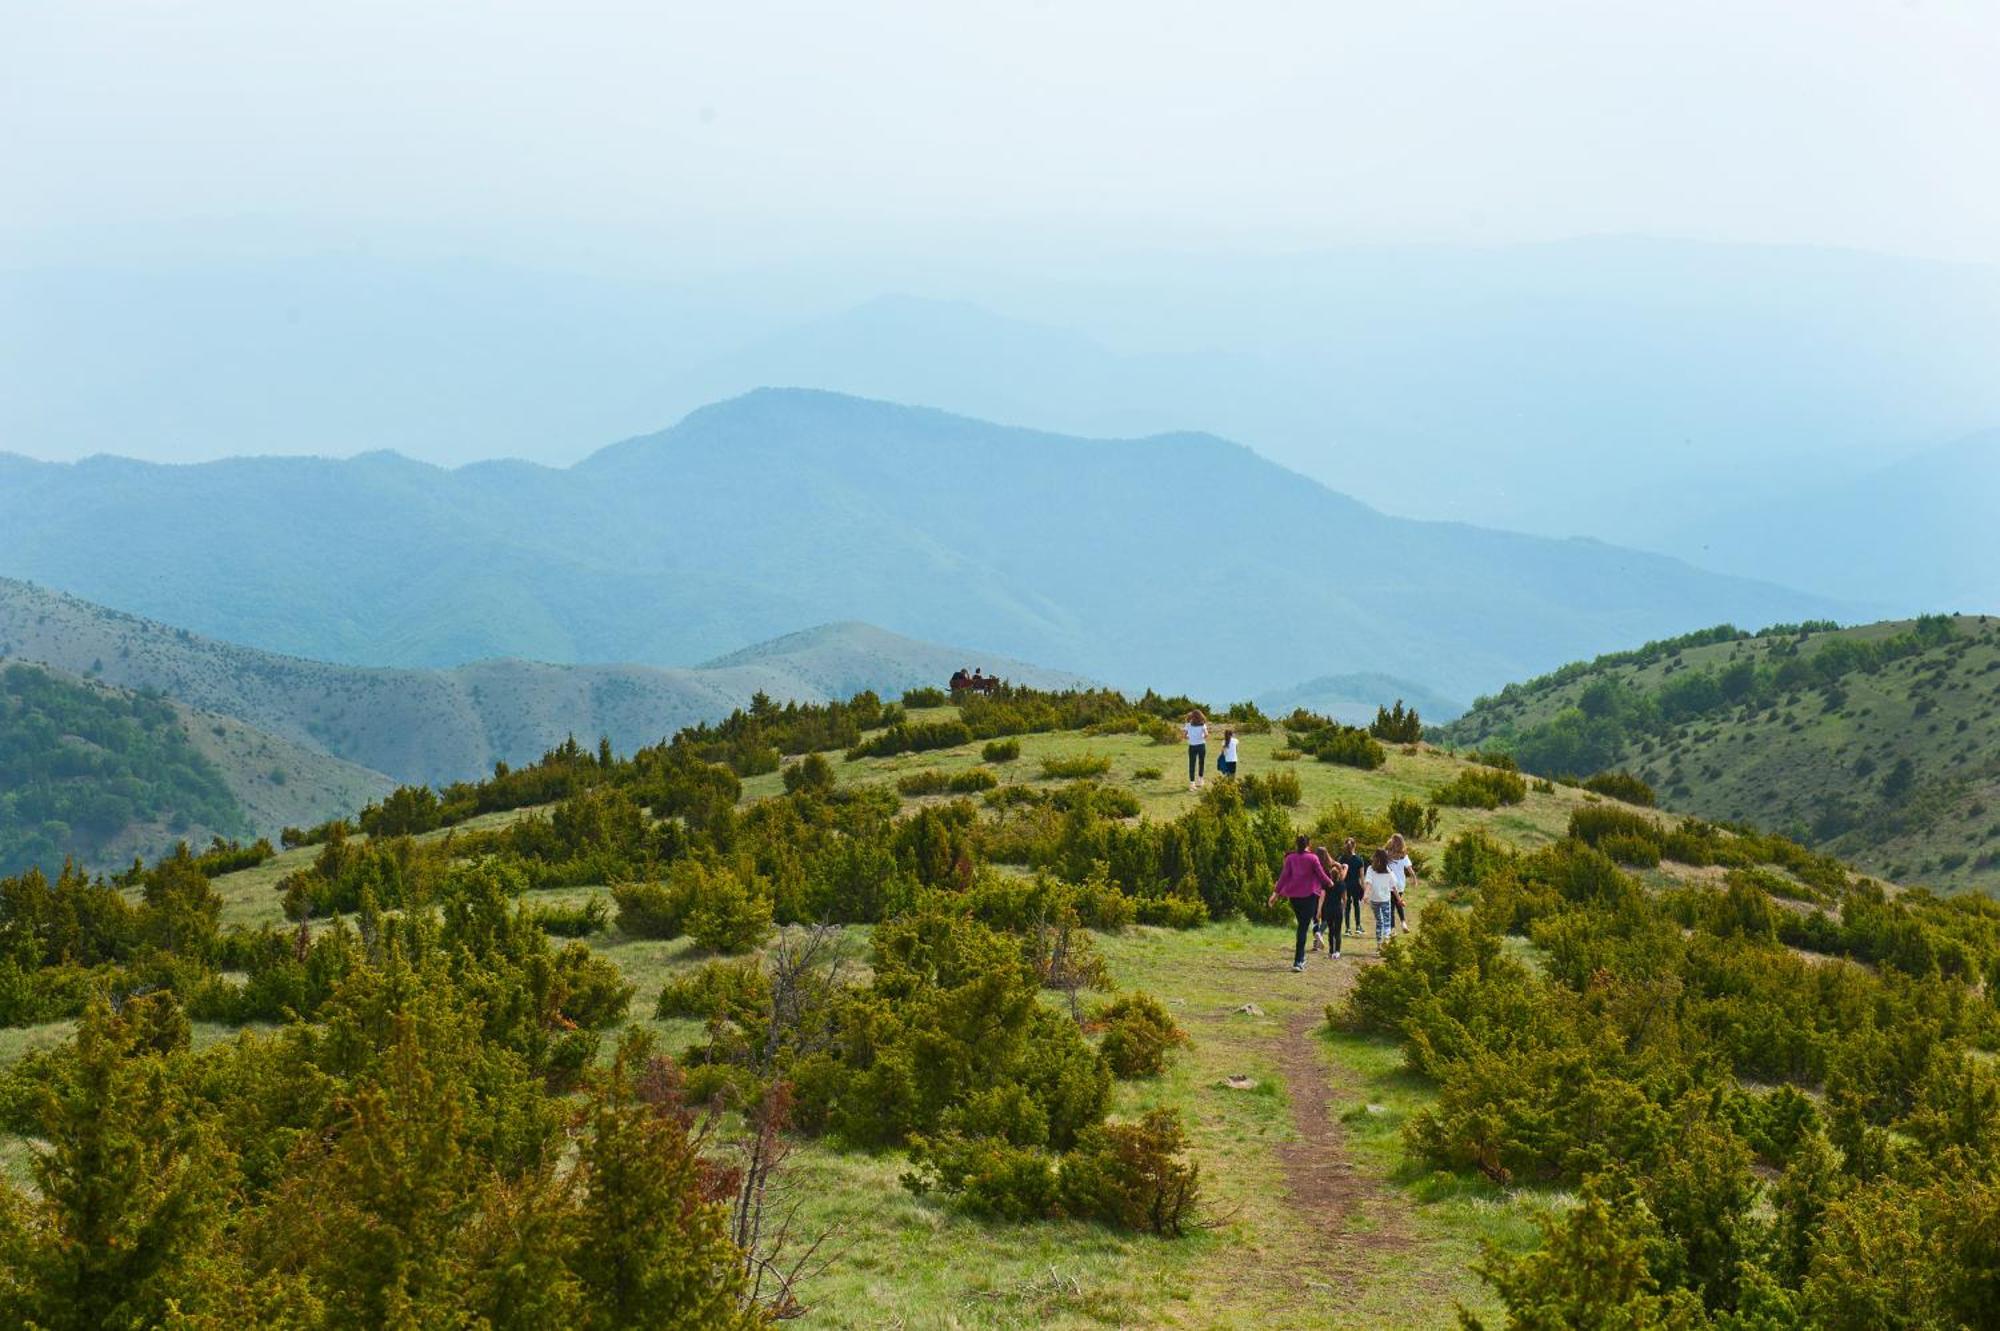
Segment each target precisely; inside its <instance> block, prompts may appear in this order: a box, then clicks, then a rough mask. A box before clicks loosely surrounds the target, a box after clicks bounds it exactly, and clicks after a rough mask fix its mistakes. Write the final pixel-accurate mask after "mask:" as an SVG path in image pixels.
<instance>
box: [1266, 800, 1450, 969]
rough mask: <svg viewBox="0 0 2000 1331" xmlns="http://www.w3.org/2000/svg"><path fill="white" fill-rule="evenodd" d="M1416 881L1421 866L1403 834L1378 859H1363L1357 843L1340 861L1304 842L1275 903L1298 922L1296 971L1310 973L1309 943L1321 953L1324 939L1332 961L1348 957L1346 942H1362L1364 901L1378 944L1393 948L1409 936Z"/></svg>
mask: <svg viewBox="0 0 2000 1331" xmlns="http://www.w3.org/2000/svg"><path fill="white" fill-rule="evenodd" d="M1416 881H1417V866H1416V865H1414V864H1412V863H1411V862H1410V852H1409V847H1408V846H1406V845H1405V844H1404V842H1403V834H1402V833H1401V832H1398V833H1396V834H1395V835H1394V836H1392V837H1390V838H1389V844H1388V845H1386V846H1382V847H1379V848H1377V849H1376V851H1375V852H1374V853H1373V854H1372V855H1362V854H1359V853H1357V852H1356V851H1355V849H1354V838H1353V837H1348V838H1347V839H1346V840H1345V841H1344V842H1343V843H1342V844H1341V852H1340V855H1339V856H1338V857H1336V856H1334V854H1333V853H1332V852H1331V851H1329V850H1328V849H1327V848H1326V847H1325V846H1322V845H1316V844H1314V842H1313V839H1312V838H1311V837H1308V836H1302V837H1300V838H1299V839H1298V842H1297V844H1296V845H1295V846H1294V847H1293V849H1292V852H1291V853H1290V854H1289V855H1287V856H1285V864H1284V867H1283V868H1282V869H1280V870H1279V871H1278V882H1277V885H1276V886H1274V887H1273V888H1272V889H1271V900H1270V904H1271V905H1273V906H1275V905H1277V904H1278V902H1279V901H1281V900H1283V901H1289V902H1291V903H1292V916H1293V918H1294V920H1295V921H1296V922H1297V924H1298V934H1297V938H1296V940H1295V941H1294V943H1293V946H1292V969H1293V970H1295V971H1302V970H1304V969H1305V968H1306V940H1307V938H1308V937H1310V938H1311V940H1312V950H1313V951H1315V952H1317V951H1319V948H1320V939H1321V938H1322V937H1324V938H1325V940H1326V951H1327V955H1328V956H1330V957H1339V956H1340V955H1342V954H1341V949H1340V940H1341V939H1342V937H1350V938H1359V937H1361V902H1362V900H1363V898H1366V899H1367V902H1368V905H1369V908H1370V909H1371V910H1372V911H1373V912H1374V916H1375V941H1376V943H1377V944H1381V943H1386V942H1388V941H1389V939H1390V938H1391V937H1392V936H1393V935H1394V934H1395V932H1396V930H1397V929H1398V928H1399V927H1400V928H1401V929H1402V931H1403V932H1404V933H1408V932H1409V931H1410V917H1409V913H1408V912H1407V911H1405V910H1404V909H1403V893H1404V891H1405V890H1406V889H1407V888H1408V887H1409V886H1410V885H1411V884H1412V883H1415V882H1416Z"/></svg>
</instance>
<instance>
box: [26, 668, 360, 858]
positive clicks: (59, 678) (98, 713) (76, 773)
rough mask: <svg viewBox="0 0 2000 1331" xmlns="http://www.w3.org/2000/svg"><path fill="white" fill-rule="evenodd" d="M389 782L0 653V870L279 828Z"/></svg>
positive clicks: (355, 802) (156, 850)
mask: <svg viewBox="0 0 2000 1331" xmlns="http://www.w3.org/2000/svg"><path fill="white" fill-rule="evenodd" d="M394 785H395V783H394V782H393V781H391V780H389V778H387V777H385V776H383V775H382V774H381V773H379V772H370V771H367V770H366V769H364V768H360V767H357V766H355V765H354V764H352V763H347V762H342V761H341V760H340V759H338V758H334V757H331V756H329V755H327V754H325V753H322V752H319V751H318V750H316V749H312V748H308V747H306V746H304V745H299V744H294V743H292V742H290V741H288V740H284V739H281V738H279V737H277V736H275V735H270V734H266V733H264V732H262V731H259V730H256V729H255V728H253V727H251V726H247V725H245V724H243V723H242V722H241V721H237V720H235V719H233V718H231V717H224V716H217V715H214V714H212V713H206V712H198V711H195V710H194V709H192V708H189V707H186V706H184V705H182V704H180V703H176V702H173V701H171V700H169V699H166V698H163V697H160V696H158V695H156V694H139V693H134V692H132V691H131V690H127V689H118V688H113V687H111V686H109V685H105V684H100V683H98V682H96V681H94V680H89V679H84V678H81V677H79V676H76V675H71V674H68V673H66V672H63V671H59V670H55V669H53V668H51V667H49V666H46V665H40V664H29V663H24V662H20V661H9V660H5V659H0V875H5V874H10V873H18V872H20V871H21V870H23V869H25V868H27V867H28V866H30V865H33V864H36V863H40V864H42V865H44V866H46V867H48V868H50V869H51V870H53V869H54V868H55V867H57V866H59V865H60V864H61V863H62V861H63V860H64V859H65V858H70V857H74V858H75V859H76V860H78V861H79V862H80V863H82V864H84V865H85V866H87V867H90V868H107V867H119V866H122V865H123V864H126V863H129V862H130V861H131V859H132V857H133V856H134V855H143V856H146V857H148V858H151V857H155V856H158V855H160V854H161V853H163V852H165V851H167V850H169V849H171V848H172V846H173V844H174V843H175V842H176V841H181V840H186V841H189V842H191V843H193V844H194V845H196V846H197V847H199V846H200V845H202V844H204V843H206V842H207V841H208V840H209V838H211V837H213V836H224V837H237V836H260V835H261V836H271V837H274V838H275V837H276V835H277V833H278V831H279V829H280V828H283V827H285V826H288V825H310V824H312V823H317V822H321V821H324V820H325V819H327V818H331V817H334V816H336V815H342V814H348V813H352V812H353V811H354V810H355V809H356V808H358V807H359V806H360V805H361V804H364V803H366V802H367V801H368V800H370V799H373V798H375V797H376V796H378V795H381V794H383V793H385V792H387V791H388V790H390V789H391V788H393V787H394Z"/></svg>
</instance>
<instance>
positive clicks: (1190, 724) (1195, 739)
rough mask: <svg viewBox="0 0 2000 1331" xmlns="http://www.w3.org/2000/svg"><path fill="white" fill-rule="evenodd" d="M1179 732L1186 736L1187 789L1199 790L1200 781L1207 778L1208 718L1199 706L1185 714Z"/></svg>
mask: <svg viewBox="0 0 2000 1331" xmlns="http://www.w3.org/2000/svg"><path fill="white" fill-rule="evenodd" d="M1181 733H1183V734H1185V735H1186V736H1187V746H1188V789H1189V790H1200V789H1201V786H1202V782H1203V781H1205V780H1207V779H1208V718H1207V717H1206V716H1203V715H1202V713H1201V708H1199V707H1197V708H1195V709H1194V710H1193V711H1192V712H1189V713H1188V714H1187V720H1186V721H1185V722H1184V723H1182V725H1181Z"/></svg>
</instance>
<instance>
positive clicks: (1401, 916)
mask: <svg viewBox="0 0 2000 1331" xmlns="http://www.w3.org/2000/svg"><path fill="white" fill-rule="evenodd" d="M1386 850H1387V854H1388V857H1389V872H1390V873H1391V874H1392V875H1394V877H1395V879H1396V894H1395V897H1394V898H1393V900H1392V904H1393V906H1394V908H1395V912H1396V920H1397V922H1399V923H1400V924H1401V925H1402V926H1403V932H1404V933H1408V932H1410V916H1409V912H1408V911H1406V910H1404V909H1403V893H1404V892H1405V891H1406V890H1407V889H1408V888H1409V885H1410V884H1411V883H1414V882H1416V881H1417V866H1416V865H1414V864H1412V863H1411V862H1410V849H1409V847H1408V846H1407V845H1405V844H1404V842H1403V834H1402V833H1401V832H1398V833H1396V835H1394V836H1392V837H1390V838H1389V844H1388V846H1387V848H1386Z"/></svg>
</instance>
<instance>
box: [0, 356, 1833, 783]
mask: <svg viewBox="0 0 2000 1331" xmlns="http://www.w3.org/2000/svg"><path fill="white" fill-rule="evenodd" d="M4 469H5V473H6V482H5V484H4V485H0V574H7V575H11V576H17V577H26V578H32V579H35V580H37V581H39V582H42V583H44V584H47V585H50V586H56V587H61V588H62V589H64V590H66V591H70V592H72V593H75V594H77V595H80V596H86V597H89V598H90V599H92V600H95V601H99V602H101V603H104V604H108V605H114V606H117V607H119V608H120V609H124V610H128V611H131V612H134V613H139V614H147V615H153V616H157V617H162V618H167V619H170V620H172V621H173V622H176V623H180V624H184V625H185V626H187V627H188V628H190V629H192V630H194V631H197V632H201V633H205V634H210V635H214V636H217V637H222V638H226V639H229V640H231V641H236V642H243V643H248V644H253V645H255V646H257V647H260V648H264V649H266V650H271V651H281V652H288V653H295V654H298V655H302V656H309V657H316V658H322V659H331V660H338V661H346V662H365V663H368V664H377V665H381V664H391V665H400V666H457V665H460V664H462V663H464V662H468V661H474V660H482V659H486V658H491V657H501V656H510V657H515V656H517V657H527V658H532V659H537V660H547V661H558V662H564V661H576V660H579V659H597V660H602V659H607V658H608V659H613V660H627V661H639V662H648V663H652V664H657V665H684V664H688V663H692V662H695V661H699V660H704V659H707V658H709V657H712V656H714V655H715V654H716V653H718V652H723V651H727V650H730V649H733V648H735V647H737V646H739V645H740V644H742V643H744V642H751V641H756V640H758V639H762V638H768V637H771V636H774V635H776V634H780V633H785V632H789V631H791V630H793V629H795V628H797V626H799V625H800V624H808V623H819V622H824V621H826V620H828V619H857V620H864V621H866V622H869V623H873V624H880V625H883V626H884V627H886V628H889V629H892V630H896V631H898V632H903V633H909V634H913V635H917V636H920V637H923V638H926V639H932V640H937V639H942V640H946V641H952V640H958V641H976V642H982V643H985V644H988V646H989V648H990V649H992V650H995V651H1004V652H1007V653H1009V654H1011V655H1013V656H1016V657H1019V658H1022V659H1026V660H1039V661H1060V662H1062V663H1064V664H1065V665H1067V666H1070V667H1072V668H1075V669H1077V670H1080V671H1083V672H1085V673H1087V674H1090V675H1092V676H1095V677H1098V678H1102V679H1106V680H1110V681H1114V682H1116V681H1119V680H1126V681H1133V680H1139V681H1146V682H1149V683H1156V684H1158V686H1159V687H1162V688H1175V689H1195V690H1199V691H1201V692H1204V693H1225V694H1236V695H1239V696H1240V695H1246V694H1249V693H1252V692H1255V691H1257V690H1259V689H1269V688H1274V687H1280V686H1286V685H1290V684H1292V683H1293V682H1295V681H1297V680H1301V679H1309V678H1312V677H1315V676H1318V675H1323V674H1326V673H1328V672H1329V671H1330V670H1338V671H1342V672H1347V673H1354V672H1362V671H1380V672H1385V673H1388V674H1391V675H1394V676H1397V677H1399V678H1404V679H1410V680H1415V681H1417V682H1419V683H1422V684H1425V685H1427V686H1429V687H1432V688H1435V689H1438V690H1440V691H1442V692H1444V693H1445V694H1447V695H1448V696H1455V697H1466V696H1470V695H1471V694H1474V693H1476V692H1478V691H1480V690H1482V689H1490V688H1493V687H1496V686H1498V685H1499V684H1501V683H1504V682H1505V681H1507V680H1509V679H1516V678H1520V677H1521V676H1523V675H1526V674H1530V673H1532V672H1534V671H1536V670H1541V669H1546V668H1548V667H1550V666H1552V665H1555V664H1557V663H1559V662H1561V661H1563V660H1566V659H1570V658H1573V657H1576V656H1578V655H1582V654H1587V653H1591V652H1596V651H1601V650H1605V649H1607V648H1610V647H1613V646H1616V645H1618V644H1620V643H1625V642H1631V641H1636V640H1642V639H1645V638H1648V637H1655V636H1659V635H1661V634H1664V633H1670V632H1679V631H1683V630H1685V629H1687V628H1690V627H1692V626H1694V625H1697V624H1704V623H1713V622H1715V621H1717V620H1719V619H1724V618H1730V619H1737V620H1742V621H1746V622H1753V623H1765V622H1770V621H1772V620H1775V619H1780V618H1798V617H1803V616H1807V615H1814V614H1826V613H1833V612H1834V610H1833V607H1831V606H1830V605H1829V603H1828V602H1826V601H1824V600H1822V599H1820V598H1816V597H1812V596H1807V595H1805V594H1803V593H1797V592H1792V591H1788V590H1785V589H1781V588H1778V587H1773V586H1769V585H1765V584H1761V583H1756V582H1750V581H1745V580H1741V579H1736V578H1730V577H1723V576H1718V575H1714V574H1710V573H1705V572H1701V571H1698V570H1696V569H1694V568H1691V567H1689V566H1688V565H1686V564H1683V563H1680V562H1678V561H1676V560H1673V559H1670V558H1666V557H1663V556H1657V555H1650V554H1641V553H1638V552H1635V551H1631V550H1625V549H1620V548H1617V547H1613V546H1608V545H1604V544H1601V543H1598V542H1594V541H1555V540H1548V539H1543V538H1535V537H1527V536H1518V535H1511V534H1508V533H1504V532H1497V531H1489V530H1484V529H1481V528H1476V527H1469V526H1462V525H1455V524H1446V523H1422V522H1411V521H1407V520H1403V519H1396V518H1390V517H1387V516H1385V515H1384V514H1382V513H1379V512H1377V511H1375V510H1373V509H1371V508H1368V507H1366V506H1365V505H1362V504H1360V503H1357V502H1355V501H1354V500H1352V499H1349V498H1347V497H1345V496H1343V495H1340V494H1337V493H1334V492H1332V491H1330V490H1327V489H1325V488H1323V487H1322V486H1320V485H1318V484H1316V483H1315V482H1313V481H1310V480H1307V479H1306V478H1304V477H1302V476H1299V475H1297V474H1296V473H1293V472H1289V471H1286V470H1284V469H1283V468H1281V467H1278V466H1275V465H1273V464H1272V463H1270V462H1268V461H1266V460H1265V459H1263V458H1260V457H1259V456H1257V455H1256V454H1254V453H1252V452H1250V451H1249V450H1248V449H1246V448H1242V447H1240V446H1238V445H1235V444H1231V443H1228V442H1226V441H1224V440H1221V439H1217V438H1215V437H1213V436H1209V435H1190V434H1182V435H1162V436H1158V437H1154V438H1149V439H1138V440H1097V439H1079V438H1072V437H1066V436H1062V435H1054V434H1041V433H1036V432H1033V431H1028V430H1017V429H1006V428H1002V427H999V426H994V425H990V424H987V423H985V422H981V421H976V420H970V419H967V418H964V417H958V416H950V415H946V414H944V413H942V412H936V411H929V410H923V409H919V408H912V407H900V406H894V405H891V404H887V403H881V402H871V401H866V400H862V399H856V398H848V397H841V396H838V395H834V394H829V393H817V392H803V391H795V390H784V391H780V390H767V391H760V392H756V393H752V394H750V395H748V396H746V397H742V398H738V399H735V400H733V401H729V402H724V403H720V404H718V405H716V406H713V407H707V408H704V409H702V410H700V411H697V412H695V413H693V414H692V415H690V416H689V417H688V418H687V419H686V420H684V421H682V422H681V423H680V424H679V425H677V426H675V427H674V428H672V429H670V430H666V431H664V432H662V433H660V434H656V435H652V436H648V437H645V438H641V439H634V440H631V441H628V442H626V443H622V444H618V445H615V446H613V447H610V448H607V449H605V450H603V451H602V452H600V453H597V454H596V455H594V456H592V457H591V458H589V459H587V460H586V461H584V462H582V463H580V464H578V465H577V466H575V467H572V468H569V469H566V470H554V469H549V468H544V467H536V466H531V465H528V464H525V463H512V462H501V463H488V464H480V465H475V466H470V467H465V468H462V469H459V470H456V471H445V470H441V469H438V468H435V467H430V466H426V465H422V464H419V463H415V462H411V461H408V460H406V459H403V458H399V457H396V456H394V455H392V454H380V453H377V454H368V455H365V456H362V457H357V458H354V459H352V460H350V461H345V462H332V461H325V460H317V459H306V458H246V459H237V460H232V461H227V462H218V463H213V464H207V465H202V466H186V467H159V466H151V465H147V464H141V463H136V462H130V461H123V460H119V459H114V458H93V459H88V460H86V461H83V462H80V463H76V464H73V465H45V464H36V463H29V462H26V461H25V460H22V459H13V460H11V461H8V462H6V463H5V464H4ZM1419 481H1420V478H1415V477H1413V478H1412V479H1411V483H1412V484H1413V485H1414V484H1418V483H1419ZM196 525H198V527H199V530H200V534H201V538H200V539H199V540H191V539H189V533H190V531H191V530H192V529H193V527H194V526H196ZM973 664H977V662H974V663H973ZM1380 701H1384V702H1386V701H1389V699H1386V698H1385V699H1381V700H1380ZM503 747H504V746H503ZM371 765H372V764H371Z"/></svg>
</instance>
